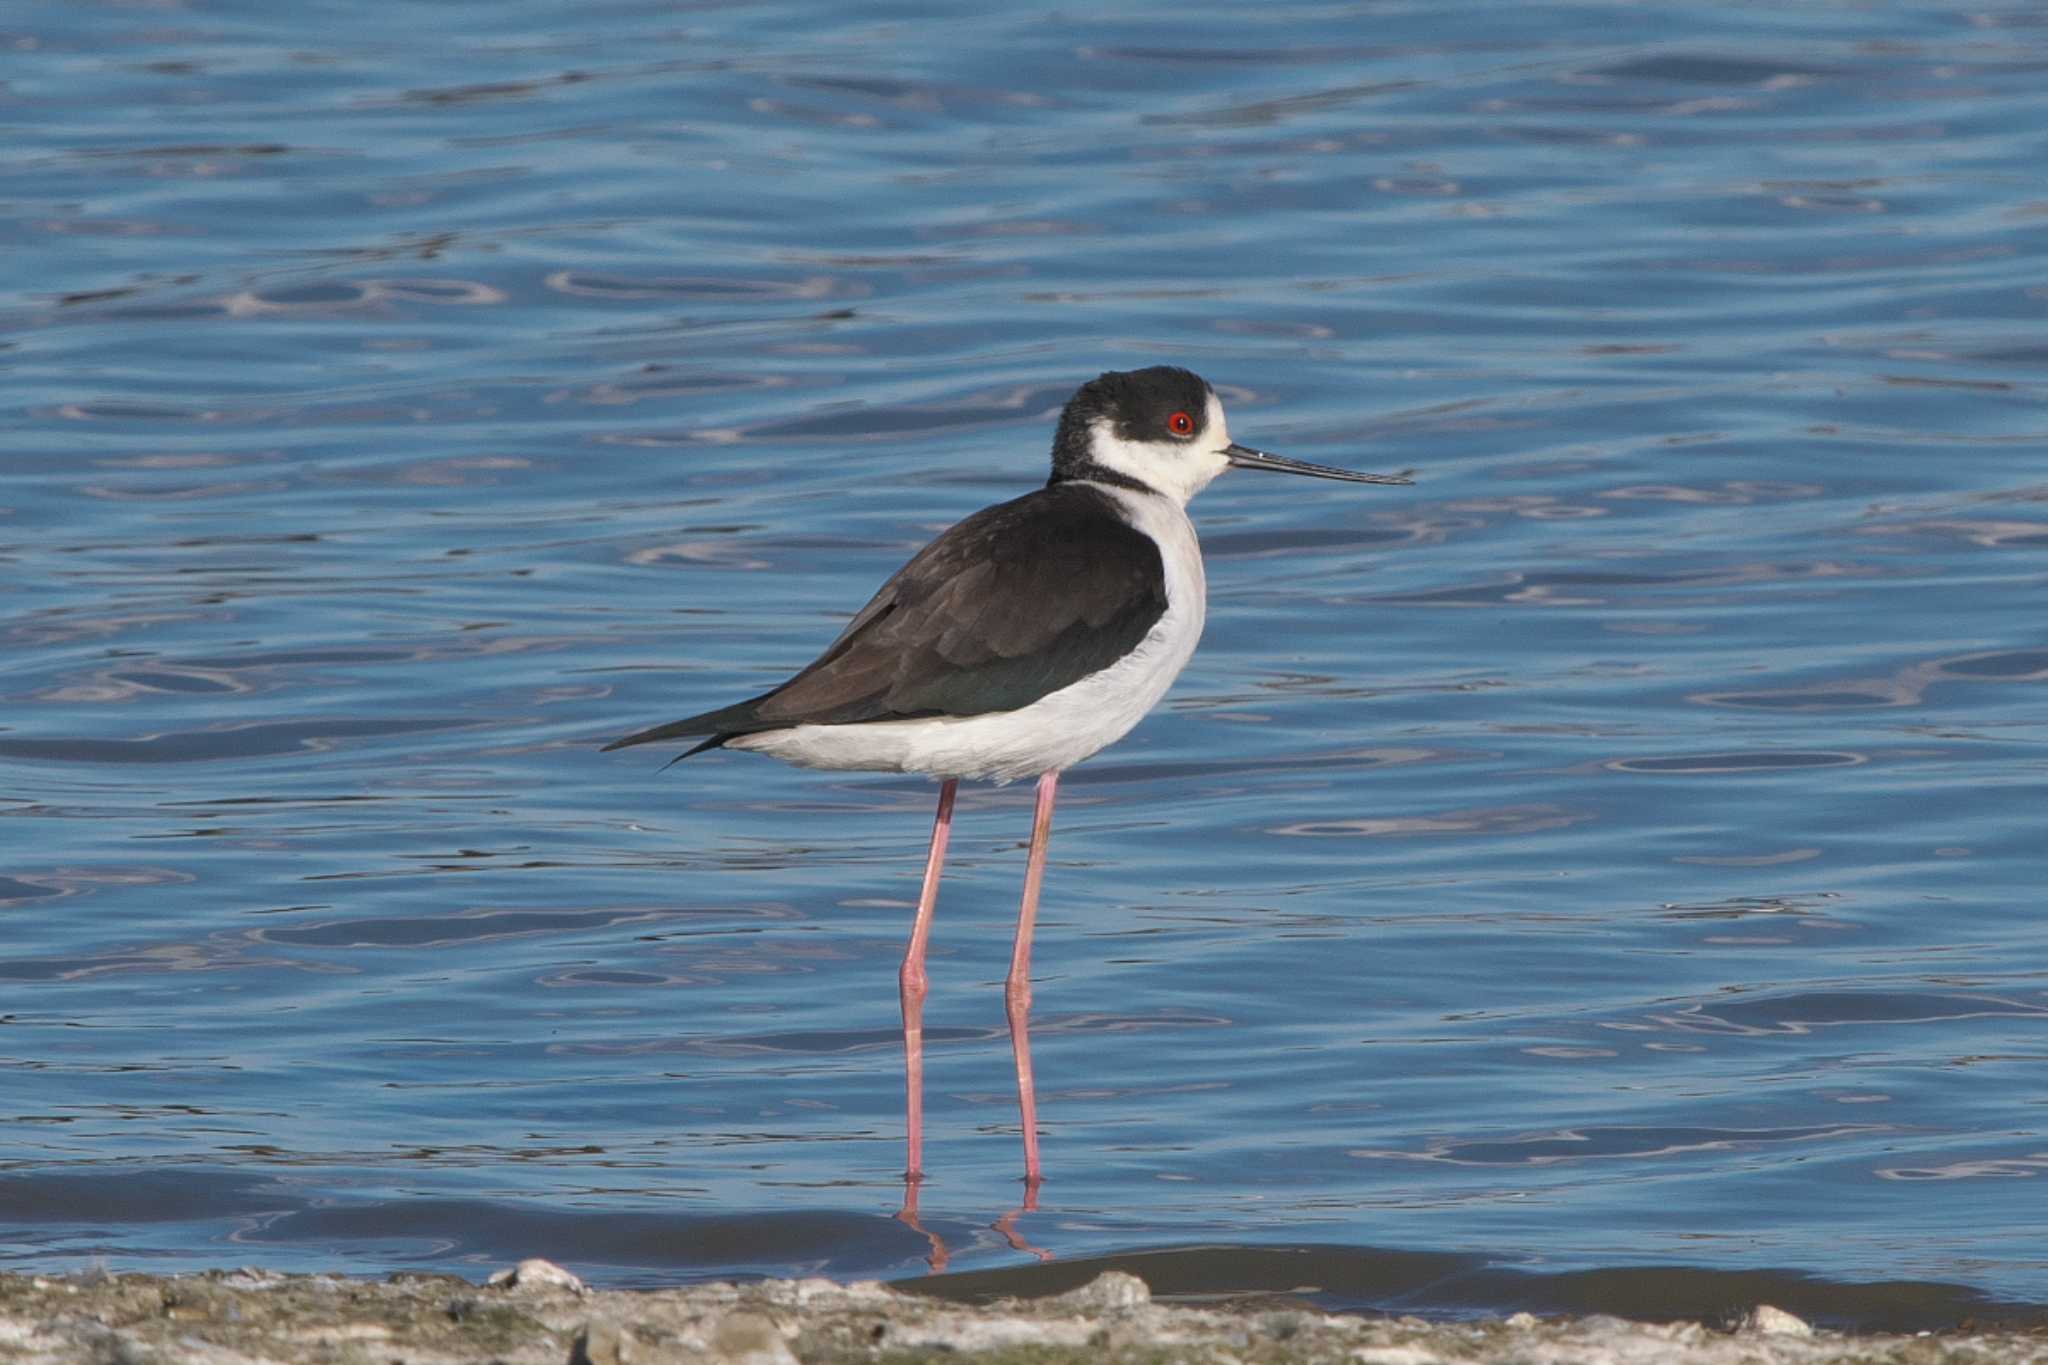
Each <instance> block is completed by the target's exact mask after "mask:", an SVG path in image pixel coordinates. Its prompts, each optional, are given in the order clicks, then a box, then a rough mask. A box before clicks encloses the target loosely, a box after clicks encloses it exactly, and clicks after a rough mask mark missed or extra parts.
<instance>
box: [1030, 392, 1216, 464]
mask: <svg viewBox="0 0 2048 1365" xmlns="http://www.w3.org/2000/svg"><path fill="white" fill-rule="evenodd" d="M1209 393H1210V389H1209V381H1207V380H1206V379H1203V378H1202V376H1200V375H1198V374H1196V373H1195V372H1194V371H1193V370H1183V369H1181V368H1180V367H1179V366H1177V365H1154V366H1152V367H1151V368H1150V369H1144V370H1111V371H1109V372H1108V373H1107V374H1102V375H1098V376H1096V377H1095V378H1094V379H1091V380H1089V381H1088V382H1087V383H1086V384H1083V385H1082V386H1081V387H1080V389H1079V390H1078V391H1076V392H1075V394H1074V396H1073V397H1072V398H1070V399H1068V400H1067V406H1066V410H1065V411H1064V412H1062V413H1061V414H1060V425H1059V430H1058V431H1057V432H1055V433H1054V435H1053V438H1052V481H1053V482H1054V483H1058V482H1059V481H1060V480H1062V479H1084V478H1085V479H1098V480H1101V479H1103V476H1104V472H1105V471H1103V470H1102V468H1101V466H1099V465H1097V464H1096V463H1095V462H1094V461H1093V460H1092V459H1091V458H1090V454H1089V444H1088V442H1089V433H1090V432H1091V431H1092V430H1093V428H1094V427H1095V426H1096V425H1097V424H1098V423H1102V422H1107V423H1108V424H1109V429H1110V430H1111V431H1112V432H1113V433H1114V434H1115V435H1116V436H1118V437H1120V438H1121V439H1123V440H1126V441H1168V440H1173V439H1176V438H1178V439H1181V440H1191V439H1193V438H1194V437H1196V436H1199V435H1201V433H1202V431H1203V430H1204V429H1205V428H1206V427H1207V426H1208V425H1209ZM1183 412H1184V413H1186V414H1187V415H1188V418H1189V419H1190V420H1191V421H1192V422H1193V423H1194V425H1193V426H1192V427H1191V428H1189V429H1188V430H1187V431H1186V432H1185V433H1183V432H1179V431H1176V430H1174V429H1173V428H1172V427H1171V426H1169V425H1168V424H1169V423H1170V422H1171V421H1172V420H1173V417H1174V414H1176V413H1183ZM1105 481H1110V482H1123V481H1126V480H1123V479H1121V477H1119V478H1118V479H1115V480H1105Z"/></svg>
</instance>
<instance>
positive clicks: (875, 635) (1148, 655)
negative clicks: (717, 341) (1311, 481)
mask: <svg viewBox="0 0 2048 1365" xmlns="http://www.w3.org/2000/svg"><path fill="white" fill-rule="evenodd" d="M1232 468H1237V469H1268V470H1274V471H1277V472H1280V473H1287V474H1307V475H1311V476H1314V477H1316V478H1323V479H1343V480H1348V481H1350V482H1353V483H1380V484H1400V483H1407V482H1408V480H1407V479H1403V478H1396V477H1393V476H1390V475H1384V474H1357V473H1353V472H1351V471H1350V470H1345V469H1332V468H1329V467H1328V466H1325V465H1313V464H1304V463H1302V462H1300V461H1298V460H1289V459H1285V458H1283V457H1281V456H1278V455H1269V454H1267V453H1265V452H1264V451H1258V450H1253V449H1250V448H1249V447H1246V446H1241V445H1238V444H1236V443H1235V442H1233V441H1232V440H1231V439H1230V431H1229V428H1228V427H1227V426H1226V425H1225V423H1224V418H1223V404H1222V403H1221V402H1219V401H1218V400H1217V397H1216V393H1215V390H1213V389H1211V388H1210V387H1209V385H1208V384H1207V383H1206V382H1204V381H1203V379H1202V378H1201V377H1200V376H1199V375H1195V374H1191V373H1189V372H1188V371H1186V370H1181V369H1174V368H1171V367H1167V366H1159V367H1157V368H1154V369H1149V370H1134V371H1131V372H1128V373H1112V374H1105V375H1103V376H1101V377H1100V378H1098V379H1095V380H1092V381H1091V382H1089V383H1087V384H1084V385H1082V386H1081V389H1080V391H1079V392H1077V393H1076V394H1075V395H1074V396H1073V398H1072V399H1071V400H1069V402H1068V403H1067V406H1066V410H1065V411H1064V412H1063V413H1061V415H1060V422H1059V428H1058V431H1057V433H1056V434H1055V435H1054V437H1053V447H1052V478H1051V479H1050V480H1049V481H1048V482H1047V483H1046V485H1045V487H1043V488H1040V489H1038V490H1036V491H1034V492H1031V493H1026V494H1025V495H1024V496H1023V497H1021V498H1017V499H1014V500H1013V501H1010V502H1005V503H999V504H998V505H996V506H994V507H988V508H984V509H982V510H981V511H979V512H977V513H975V514H974V515H973V516H971V517H969V518H967V519H966V520H965V521H963V522H961V523H960V524H959V525H957V526H955V527H953V528H952V529H951V530H949V531H947V532H945V533H944V534H943V535H941V536H940V537H939V538H938V539H936V540H934V541H933V542H932V543H931V544H929V545H927V546H925V547H924V548H923V549H922V550H920V551H918V552H917V554H916V555H914V556H913V557H912V558H911V560H910V562H909V563H908V564H905V565H904V566H903V567H902V568H901V569H899V570H898V571H897V572H896V576H895V577H893V578H891V579H890V580H889V581H888V582H887V583H884V584H883V585H882V589H881V591H880V592H878V593H876V594H875V595H874V597H873V598H872V599H871V600H870V601H869V602H868V604H867V605H866V606H865V607H862V608H861V609H860V611H859V613H858V614H856V615H855V616H854V618H853V620H852V621H851V622H850V623H849V624H848V625H847V627H846V629H845V631H843V632H842V633H841V634H840V636H839V638H838V639H837V640H835V641H833V642H832V645H831V647H830V648H828V649H826V651H825V652H824V653H823V654H821V655H819V656H818V657H817V659H816V660H814V661H813V662H812V663H810V664H809V665H808V666H806V667H805V668H804V669H803V670H802V671H801V672H799V673H798V674H797V675H796V676H795V677H792V678H791V679H789V680H788V681H787V682H784V683H782V684H780V685H779V686H777V687H774V688H771V689H770V690H768V691H766V692H763V693H762V694H761V695H760V696H758V697H751V698H749V699H747V700H746V701H742V702H735V703H734V704H733V705H731V706H726V707H721V708H719V709H718V710H715V711H706V712H704V713H703V714H702V715H696V716H691V717H689V718H687V719H685V720H678V721H671V722H669V723H668V724H666V725H657V726H655V727H653V728H652V729H648V730H642V731H640V732H639V733H637V734H632V735H628V736H626V737H625V738H624V739H621V740H618V741H616V742H615V743H612V744H609V745H607V746H605V747H606V748H607V749H623V748H625V747H626V746H628V745H632V744H650V743H653V742H655V741H658V740H666V739H678V738H699V737H701V738H699V742H698V743H697V745H696V746H695V747H694V748H691V749H689V750H686V751H685V752H684V754H683V755H682V757H688V756H689V755H690V754H694V753H700V752H702V751H703V750H705V749H715V748H719V747H721V746H723V747H725V748H730V749H752V750H757V751H759V752H761V753H765V754H770V755H773V756H774V757H776V758H780V759H786V760H787V761H789V762H791V763H797V764H801V765H802V766H804V767H809V768H839V769H867V770H880V771H886V772H912V773H926V774H929V775H931V776H933V777H936V778H938V779H940V783H941V785H940V787H939V809H938V817H937V819H936V821H935V822H934V825H933V828H932V843H931V854H930V856H929V858H928V859H927V860H926V863H925V870H924V888H923V891H922V893H921V894H920V895H919V897H918V903H917V919H916V921H915V923H914V924H913V925H912V928H911V931H910V946H909V949H908V951H906V952H905V954H904V957H903V968H902V971H901V973H900V977H899V981H900V985H901V991H902V1001H903V1045H904V1052H905V1055H906V1059H907V1063H908V1071H909V1087H908V1088H909V1100H908V1118H909V1158H910V1159H909V1166H908V1169H907V1171H906V1175H907V1177H908V1178H909V1179H910V1180H911V1181H912V1182H915V1181H917V1180H918V1179H920V1178H921V1177H922V1174H923V1164H924V1163H923V1153H924V1113H923V1109H924V1098H923V1091H924V999H925V994H926V990H927V985H926V978H925V967H924V959H925V944H926V941H927V939H928V938H929V936H930V934H931V927H932V909H933V907H934V905H936V904H937V901H938V890H939V868H940V867H941V865H942V864H943V863H944V862H945V857H946V838H947V835H948V833H949V832H950V831H951V828H952V821H953V794H954V791H955V789H956V788H957V787H958V786H959V783H960V779H962V778H989V779H993V780H995V781H997V782H1008V781H1011V780H1013V779H1015V778H1019V777H1031V776H1035V777H1037V779H1038V801H1037V808H1036V811H1035V813H1034V815H1033V817H1032V823H1031V851H1030V854H1029V857H1028V858H1027V860H1026V864H1025V873H1024V903H1023V908H1022V910H1021V912H1020V913H1019V915H1018V919H1017V943H1016V949H1015V951H1014V953H1013V954H1012V956H1011V960H1010V975H1009V981H1008V987H1007V990H1006V991H1005V999H1006V1001H1007V1002H1008V1007H1009V1018H1010V1041H1011V1046H1012V1047H1013V1049H1014V1050H1015V1053H1016V1060H1017V1102H1018V1106H1019V1108H1020V1109H1021V1111H1022V1116H1023V1129H1024V1180H1025V1183H1026V1185H1027V1186H1028V1187H1030V1188H1032V1189H1035V1188H1036V1187H1037V1185H1038V1183H1039V1180H1040V1179H1041V1172H1040V1169H1039V1162H1038V1115H1037V1103H1036V1100H1035V1098H1034V1094H1033V1089H1032V1080H1031V1044H1030V1038H1029V1033H1028V1026H1027V1019H1028V1016H1029V1013H1030V1009H1031V930H1032V924H1033V921H1034V920H1035V919H1036V917H1037V914H1038V892H1039V886H1040V884H1041V883H1042V882H1043V880H1044V877H1045V846H1046V839H1047V837H1048V835H1049V834H1050V833H1051V831H1052V807H1053V795H1054V793H1055V791H1056V790H1057V789H1058V786H1059V780H1060V773H1061V772H1063V771H1064V770H1065V769H1067V768H1070V767H1072V766H1073V765H1074V764H1076V763H1079V762H1080V761H1081V760H1082V759H1084V758H1087V757H1088V756H1089V755H1090V754H1093V753H1094V752H1095V751H1096V750H1098V749H1101V748H1102V747H1103V746H1105V745H1107V744H1111V743H1114V742H1115V741H1116V740H1118V739H1121V738H1122V737H1123V736H1124V734H1125V733H1126V732H1128V731H1129V730H1130V728H1131V727H1132V726H1134V725H1136V724H1137V723H1138V721H1139V719H1140V718H1142V717H1143V716H1144V714H1145V713H1146V712H1147V711H1149V710H1151V709H1152V707H1153V705H1154V704H1156V703H1157V702H1158V701H1159V699H1160V698H1161V697H1162V696H1164V695H1165V694H1166V689H1167V688H1168V686H1170V685H1171V684H1172V682H1173V680H1174V678H1175V677H1176V676H1177V675H1178V674H1179V673H1180V671H1181V669H1182V668H1183V667H1184V666H1185V665H1186V664H1187V661H1188V658H1189V656H1190V655H1192V654H1193V653H1194V652H1195V642H1196V640H1197V639H1199V638H1200V636H1201V634H1202V619H1203V615H1204V609H1205V608H1204V594H1205V591H1206V589H1205V584H1204V578H1203V572H1202V554H1201V547H1200V546H1199V545H1198V544H1197V543H1196V540H1195V528H1194V527H1193V526H1192V525H1191V524H1190V523H1189V521H1188V516H1187V512H1186V510H1185V509H1186V504H1187V501H1188V499H1189V498H1191V497H1193V496H1194V495H1195V494H1196V493H1198V492H1200V491H1201V489H1202V488H1203V487H1204V486H1206V485H1207V484H1208V483H1209V481H1210V480H1211V479H1213V478H1215V477H1216V476H1217V475H1218V474H1221V473H1222V472H1223V471H1224V470H1226V469H1232Z"/></svg>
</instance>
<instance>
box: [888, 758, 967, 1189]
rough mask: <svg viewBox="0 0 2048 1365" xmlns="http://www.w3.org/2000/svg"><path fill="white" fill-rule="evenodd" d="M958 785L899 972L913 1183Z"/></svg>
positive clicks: (943, 799)
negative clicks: (932, 963)
mask: <svg viewBox="0 0 2048 1365" xmlns="http://www.w3.org/2000/svg"><path fill="white" fill-rule="evenodd" d="M959 785H960V782H959V779H957V778H950V777H949V778H947V779H946V781H945V784H944V785H943V786H941V787H940V788H939V813H938V815H937V816H936V817H935V818H934V819H933V820H932V851H931V853H930V854H929V855H928V856H927V857H926V858H925V860H924V889H923V890H922V891H920V892H919V893H918V897H917V920H916V922H915V923H914V924H912V925H911V926H910V946H909V947H908V948H906V949H904V950H903V968H902V970H901V971H899V972H898V973H897V974H896V984H897V988H898V990H899V992H900V993H901V996H902V1000H903V1070H904V1082H905V1084H904V1091H905V1096H906V1098H905V1101H904V1111H905V1116H906V1118H907V1119H908V1123H907V1124H906V1126H907V1127H908V1129H909V1142H908V1146H909V1148H910V1164H909V1165H908V1166H907V1167H906V1168H905V1169H904V1172H903V1178H904V1179H905V1180H908V1181H910V1182H911V1183H913V1184H915V1183H916V1182H917V1181H920V1180H922V1179H924V998H925V996H926V995H928V994H930V991H931V984H930V981H929V979H928V978H927V977H926V976H925V974H924V945H925V943H926V942H927V941H928V940H929V939H930V938H931V936H932V911H933V910H934V909H936V908H937V906H938V904H939V869H940V868H941V867H943V866H945V862H946V838H947V836H948V835H950V834H951V833H952V832H953V792H954V790H955V789H956V788H958V787H959ZM913 1206H914V1201H913Z"/></svg>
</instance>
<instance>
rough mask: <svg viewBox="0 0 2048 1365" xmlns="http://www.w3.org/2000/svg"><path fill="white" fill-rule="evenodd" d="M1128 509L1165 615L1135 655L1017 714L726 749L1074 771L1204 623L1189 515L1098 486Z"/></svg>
mask: <svg viewBox="0 0 2048 1365" xmlns="http://www.w3.org/2000/svg"><path fill="white" fill-rule="evenodd" d="M1095 486H1096V487H1098V488H1101V489H1102V491H1103V492H1105V493H1107V494H1109V495H1110V496H1111V497H1113V498H1115V499H1116V500H1117V501H1118V502H1119V503H1121V504H1122V505H1123V507H1124V510H1125V513H1126V515H1127V516H1128V517H1129V518H1130V521H1131V524H1132V525H1133V526H1135V527H1137V528H1138V530H1140V531H1142V532H1143V533H1145V534H1146V535H1148V536H1150V537H1151V538H1152V539H1153V540H1155V541H1157V542H1158V544H1159V554H1160V558H1161V559H1162V560H1163V561H1164V562H1165V568H1166V611H1165V613H1164V614H1163V615H1162V616H1160V618H1159V619H1158V620H1157V621H1155V622H1153V624H1152V629H1151V630H1150V631H1149V632H1147V633H1146V635H1145V638H1144V639H1143V640H1141V641H1139V642H1138V647H1137V648H1136V649H1134V650H1132V651H1131V652H1130V653H1129V654H1126V655H1125V656H1124V657H1123V658H1121V659H1119V660H1118V661H1117V662H1115V663H1113V664H1111V665H1110V666H1109V667H1108V668H1105V669H1103V670H1101V671H1100V672H1097V673H1091V674H1089V675H1088V676H1087V677H1085V678H1083V679H1081V681H1079V682H1077V683H1073V684H1071V685H1070V686H1067V687H1063V688H1061V689H1060V690H1059V691H1057V692H1051V693H1048V694H1046V695H1045V696H1043V697H1041V698H1039V699H1038V700H1037V701H1035V702H1033V703H1031V704H1030V705H1029V706H1026V707H1023V708H1021V709H1019V710H1016V711H1000V712H994V713H991V714H989V715H985V716H959V717H942V718H937V719H932V720H891V721H876V722H872V723H869V724H863V725H799V726H797V727H795V728H794V729H790V730H770V731H766V732H763V733H761V734H754V735H746V736H743V737H741V738H738V739H735V740H732V741H730V742H729V744H728V745H727V747H728V748H733V749H752V750H755V751H757V752H760V753H765V754H771V755H773V756H774V757H776V758H779V759H782V760H784V761H785V762H789V763H795V764H798V765H800V766H802V767H806V768H840V769H862V770H880V771H884V772H907V773H927V774H930V775H931V776H933V777H942V778H943V777H965V778H989V779H993V780H994V781H996V782H1009V781H1013V780H1015V779H1016V778H1019V777H1035V776H1037V775H1038V774H1039V773H1043V772H1050V771H1054V770H1056V769H1061V768H1070V767H1072V766H1073V765H1074V764H1076V763H1079V762H1080V761H1081V760H1082V759H1084V758H1086V757H1088V756H1089V755H1090V754H1093V753H1094V752H1096V751H1097V750H1098V749H1101V748H1103V747H1104V746H1106V745H1109V744H1114V743H1115V742H1116V741H1117V740H1119V739H1122V738H1123V737H1124V736H1125V735H1126V734H1128V733H1130V730H1131V727H1132V726H1134V725H1136V724H1137V723H1138V722H1139V721H1140V720H1142V719H1143V718H1144V716H1145V713H1146V712H1148V711H1150V710H1151V709H1152V708H1153V707H1154V706H1156V705H1158V704H1159V699H1160V698H1161V697H1164V696H1165V695H1166V690H1167V688H1169V687H1171V686H1172V685H1173V680H1174V679H1175V678H1177V677H1179V676H1180V671H1181V670H1182V669H1183V668H1185V667H1187V663H1188V660H1189V659H1190V658H1192V657H1194V653H1195V644H1196V642H1197V641H1199V640H1200V639H1201V638H1202V623H1203V621H1204V619H1205V617H1206V616H1207V613H1208V593H1209V588H1208V580H1207V578H1206V576H1205V575H1204V574H1203V572H1202V547H1201V545H1200V543H1199V542H1198V541H1197V540H1196V539H1195V528H1194V524H1193V523H1192V522H1190V521H1189V520H1188V514H1187V512H1186V510H1185V509H1183V508H1182V507H1180V506H1179V505H1178V504H1176V503H1174V502H1173V501H1171V500H1169V499H1167V498H1163V497H1161V496H1159V495H1158V494H1156V493H1149V492H1148V493H1139V492H1133V491H1130V490H1127V489H1122V488H1111V487H1109V486H1107V485H1102V484H1097V485H1095Z"/></svg>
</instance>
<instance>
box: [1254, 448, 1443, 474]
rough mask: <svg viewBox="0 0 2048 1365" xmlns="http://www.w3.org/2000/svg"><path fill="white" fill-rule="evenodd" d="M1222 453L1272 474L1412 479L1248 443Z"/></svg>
mask: <svg viewBox="0 0 2048 1365" xmlns="http://www.w3.org/2000/svg"><path fill="white" fill-rule="evenodd" d="M1223 453H1224V454H1225V455H1227V456H1229V457H1230V467H1231V468H1232V469H1270V470H1272V471H1273V472H1274V473H1275V474H1306V475H1308V476H1309V477H1310V478H1312V479H1342V480H1343V481H1344V482H1345V483H1414V482H1415V480H1413V479H1404V478H1402V477H1401V476H1400V475H1398V474H1361V473H1359V472H1358V471H1357V470H1355V469H1338V468H1336V467H1335V466H1333V465H1326V464H1310V463H1309V462H1308V461H1306V460H1290V459H1288V458H1287V457H1286V456H1285V455H1273V454H1269V453H1268V452H1266V451H1263V450H1253V449H1252V448H1251V447H1250V446H1241V445H1228V446H1225V447H1224V448H1223Z"/></svg>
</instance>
